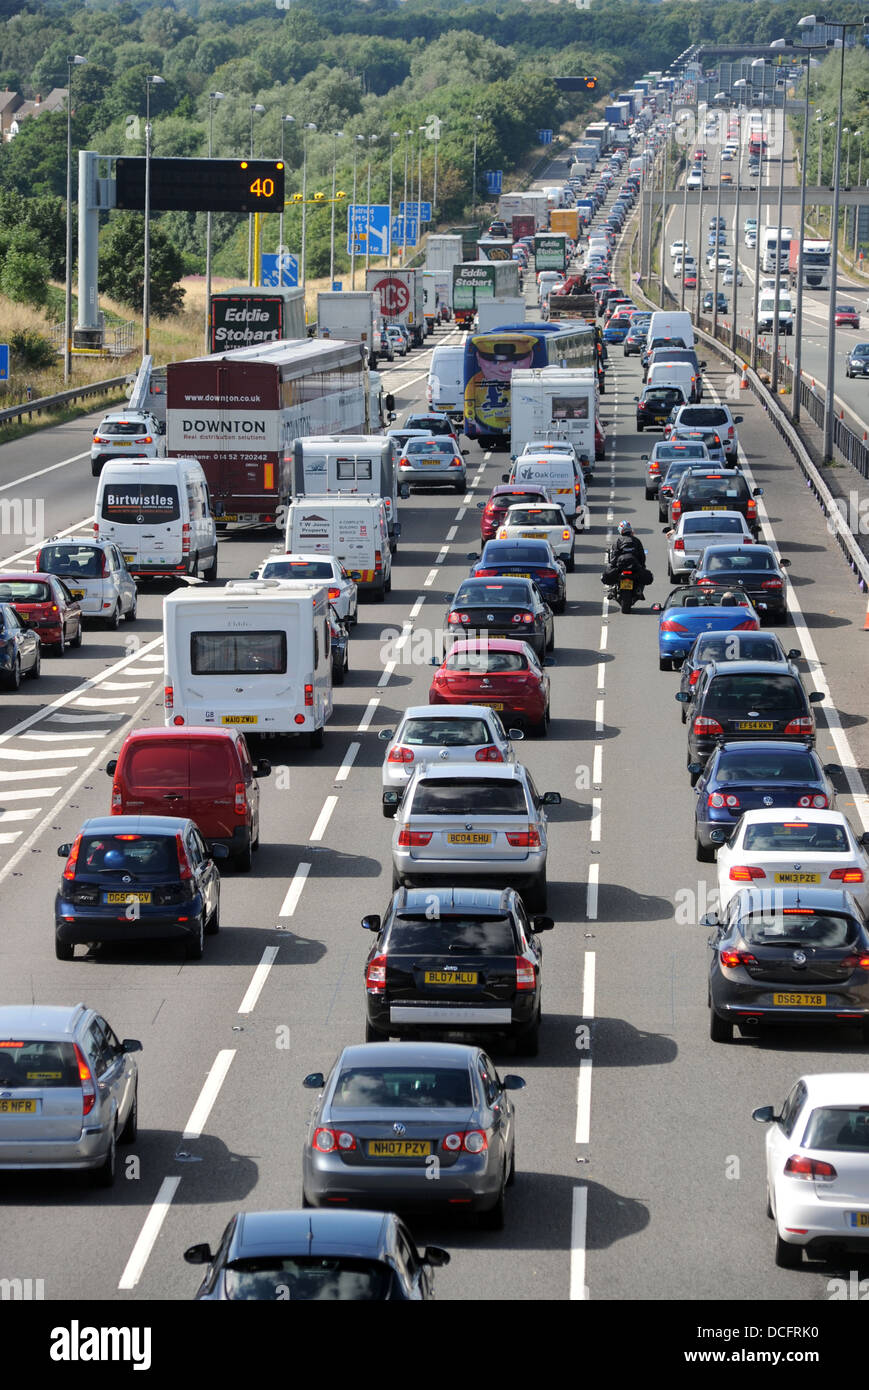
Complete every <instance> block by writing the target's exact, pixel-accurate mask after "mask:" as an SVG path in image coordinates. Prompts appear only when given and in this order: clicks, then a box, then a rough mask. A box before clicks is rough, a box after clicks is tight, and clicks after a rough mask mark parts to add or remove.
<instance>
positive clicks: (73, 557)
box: [36, 536, 138, 628]
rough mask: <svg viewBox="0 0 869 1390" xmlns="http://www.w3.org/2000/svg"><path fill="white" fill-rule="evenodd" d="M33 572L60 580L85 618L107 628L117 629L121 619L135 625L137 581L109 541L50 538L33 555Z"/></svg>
mask: <svg viewBox="0 0 869 1390" xmlns="http://www.w3.org/2000/svg"><path fill="white" fill-rule="evenodd" d="M36 569H37V572H38V573H40V574H54V575H56V576H57V578H58V579H61V580H62V581H63V583H64V584H65V585H66V587H67V588H68V589H69V591H70V593H71V594H72V596H73V598H74V599H75V600H76V601H77V602H78V603H79V604H80V606H81V611H82V615H83V616H84V617H85V618H101V619H102V621H103V622H104V623H106V624H107V625H108V626H109V627H110V628H116V627H117V626H118V623H119V622H120V620H121V618H125V619H126V620H127V622H128V623H132V622H135V620H136V604H137V600H138V592H137V589H136V581H135V579H134V578H133V576H132V575H131V574H130V571H129V570H128V569H127V564H126V561H125V560H124V557H123V555H122V554H121V552H120V550H119V549H118V547H117V546H116V545H114V544H113V543H112V542H111V541H95V540H94V539H93V537H92V536H62V537H60V536H52V538H51V540H49V541H46V543H45V545H44V546H43V547H42V549H41V550H40V551H39V553H38V554H37V556H36Z"/></svg>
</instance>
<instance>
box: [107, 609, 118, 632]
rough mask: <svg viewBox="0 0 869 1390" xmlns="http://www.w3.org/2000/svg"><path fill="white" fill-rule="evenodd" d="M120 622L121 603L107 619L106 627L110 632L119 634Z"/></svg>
mask: <svg viewBox="0 0 869 1390" xmlns="http://www.w3.org/2000/svg"><path fill="white" fill-rule="evenodd" d="M120 621H121V605H120V603H116V604H115V606H114V608H113V609H112V611H111V613H110V615H109V617H108V618H106V627H107V628H108V629H109V632H117V630H118V625H119V623H120Z"/></svg>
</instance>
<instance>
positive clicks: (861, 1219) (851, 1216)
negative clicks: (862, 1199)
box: [848, 1211, 869, 1226]
mask: <svg viewBox="0 0 869 1390" xmlns="http://www.w3.org/2000/svg"><path fill="white" fill-rule="evenodd" d="M848 1225H849V1226H869V1211H849V1212H848Z"/></svg>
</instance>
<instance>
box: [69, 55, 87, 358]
mask: <svg viewBox="0 0 869 1390" xmlns="http://www.w3.org/2000/svg"><path fill="white" fill-rule="evenodd" d="M86 62H87V58H83V57H82V56H81V54H80V53H73V54H72V55H71V56H70V57H69V58H67V60H66V287H65V299H64V315H63V379H64V381H65V382H67V381H69V376H70V372H71V370H72V70H73V68H75V67H80V66H81V64H82V63H86Z"/></svg>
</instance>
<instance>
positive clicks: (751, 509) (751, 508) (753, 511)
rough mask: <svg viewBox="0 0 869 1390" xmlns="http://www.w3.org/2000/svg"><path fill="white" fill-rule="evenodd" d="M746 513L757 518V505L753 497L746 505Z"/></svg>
mask: <svg viewBox="0 0 869 1390" xmlns="http://www.w3.org/2000/svg"><path fill="white" fill-rule="evenodd" d="M746 512H747V514H748V516H757V503H756V502H755V501H754V499H753V498H751V497H750V498H749V499H748V503H747V505H746Z"/></svg>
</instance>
